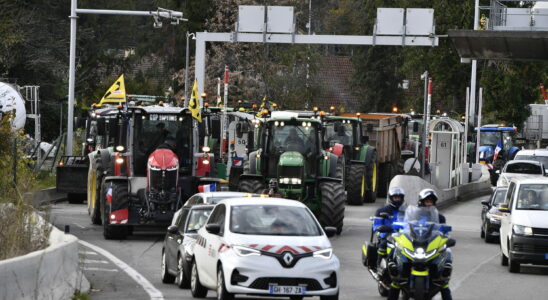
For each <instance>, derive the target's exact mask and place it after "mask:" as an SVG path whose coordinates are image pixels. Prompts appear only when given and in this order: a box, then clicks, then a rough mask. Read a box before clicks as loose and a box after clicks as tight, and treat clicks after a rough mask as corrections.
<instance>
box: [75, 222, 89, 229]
mask: <svg viewBox="0 0 548 300" xmlns="http://www.w3.org/2000/svg"><path fill="white" fill-rule="evenodd" d="M72 224H74V225H76V226H78V227H80V228H81V229H86V227H85V226H82V225H80V224H78V223H72Z"/></svg>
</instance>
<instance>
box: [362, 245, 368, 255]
mask: <svg viewBox="0 0 548 300" xmlns="http://www.w3.org/2000/svg"><path fill="white" fill-rule="evenodd" d="M362 252H363V255H365V256H367V247H365V244H363V245H362Z"/></svg>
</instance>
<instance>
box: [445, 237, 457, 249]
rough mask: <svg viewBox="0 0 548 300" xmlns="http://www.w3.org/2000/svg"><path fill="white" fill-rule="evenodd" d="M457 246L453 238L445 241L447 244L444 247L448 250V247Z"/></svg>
mask: <svg viewBox="0 0 548 300" xmlns="http://www.w3.org/2000/svg"><path fill="white" fill-rule="evenodd" d="M456 244H457V241H456V240H455V239H453V238H449V239H448V240H447V242H446V243H445V245H446V246H447V248H450V247H455V245H456Z"/></svg>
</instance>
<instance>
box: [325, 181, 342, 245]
mask: <svg viewBox="0 0 548 300" xmlns="http://www.w3.org/2000/svg"><path fill="white" fill-rule="evenodd" d="M320 196H321V200H322V210H321V215H320V220H321V223H322V225H323V226H333V227H336V228H337V233H338V234H340V233H341V232H342V228H343V219H344V200H345V199H344V198H345V197H344V187H343V185H342V184H341V183H340V182H331V181H326V182H322V183H320Z"/></svg>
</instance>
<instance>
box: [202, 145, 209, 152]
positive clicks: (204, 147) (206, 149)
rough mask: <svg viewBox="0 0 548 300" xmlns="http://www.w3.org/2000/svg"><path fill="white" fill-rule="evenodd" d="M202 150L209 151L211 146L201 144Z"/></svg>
mask: <svg viewBox="0 0 548 300" xmlns="http://www.w3.org/2000/svg"><path fill="white" fill-rule="evenodd" d="M202 151H203V152H205V153H207V152H209V151H211V148H209V147H208V146H203V147H202Z"/></svg>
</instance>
